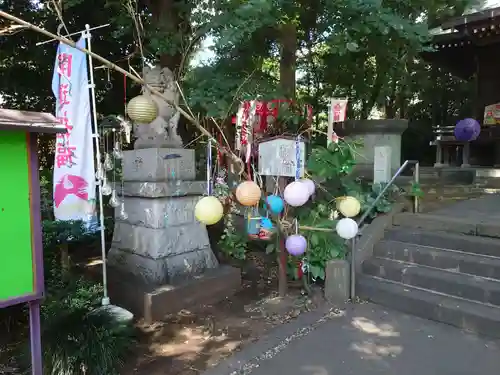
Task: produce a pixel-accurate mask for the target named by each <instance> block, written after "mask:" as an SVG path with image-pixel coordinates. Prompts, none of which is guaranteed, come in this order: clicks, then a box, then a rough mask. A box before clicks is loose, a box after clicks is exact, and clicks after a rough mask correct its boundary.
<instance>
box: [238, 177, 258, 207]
mask: <svg viewBox="0 0 500 375" xmlns="http://www.w3.org/2000/svg"><path fill="white" fill-rule="evenodd" d="M261 194H262V192H261V190H260V187H259V185H257V184H256V183H255V182H253V181H245V182H242V183H241V184H239V185H238V187H237V188H236V199H237V200H238V202H240V204H241V205H243V206H247V207H249V206H255V205H256V204H258V203H259V201H260V197H261Z"/></svg>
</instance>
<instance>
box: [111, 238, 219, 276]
mask: <svg viewBox="0 0 500 375" xmlns="http://www.w3.org/2000/svg"><path fill="white" fill-rule="evenodd" d="M108 263H109V265H111V266H113V267H115V268H117V269H120V270H122V271H123V272H128V273H130V274H132V275H134V276H136V277H137V278H138V279H141V280H143V282H145V283H148V284H149V283H151V284H156V285H159V284H164V283H168V282H178V281H180V280H185V279H188V278H191V277H194V276H197V275H200V274H201V273H203V272H204V271H206V270H209V269H213V268H216V267H217V266H218V265H219V263H218V261H217V258H216V257H215V255H214V253H213V252H212V250H211V249H210V245H208V246H206V247H205V248H202V249H195V250H193V251H189V252H182V253H178V254H176V255H170V256H165V257H163V258H157V259H154V258H151V257H147V256H141V255H138V254H136V253H133V252H130V251H127V250H123V249H119V248H116V247H111V249H110V250H109V253H108Z"/></svg>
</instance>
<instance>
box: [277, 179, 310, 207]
mask: <svg viewBox="0 0 500 375" xmlns="http://www.w3.org/2000/svg"><path fill="white" fill-rule="evenodd" d="M283 196H284V198H285V202H286V203H288V204H289V205H290V206H293V207H299V206H302V205H304V204H305V203H306V202H307V201H308V200H309V197H310V196H311V195H310V194H309V188H308V187H307V185H306V184H303V183H302V182H300V181H294V182H292V183H290V184H288V185H287V186H286V188H285V191H284V192H283Z"/></svg>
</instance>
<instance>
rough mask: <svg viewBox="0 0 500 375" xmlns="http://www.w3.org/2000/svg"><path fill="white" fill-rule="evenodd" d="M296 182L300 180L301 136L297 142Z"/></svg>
mask: <svg viewBox="0 0 500 375" xmlns="http://www.w3.org/2000/svg"><path fill="white" fill-rule="evenodd" d="M295 166H296V167H295V181H298V179H299V178H300V135H298V136H297V139H296V140H295Z"/></svg>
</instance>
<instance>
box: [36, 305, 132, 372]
mask: <svg viewBox="0 0 500 375" xmlns="http://www.w3.org/2000/svg"><path fill="white" fill-rule="evenodd" d="M42 334H43V360H44V373H45V374H48V375H78V374H82V375H83V374H84V375H114V374H119V373H120V369H121V368H122V366H123V364H124V360H125V358H126V356H127V355H128V353H129V350H130V349H131V345H132V344H133V343H134V341H135V340H134V337H133V331H132V329H131V327H130V326H128V325H124V324H121V323H118V322H117V321H116V320H115V319H114V318H113V317H112V316H111V315H110V314H109V313H108V312H107V311H105V310H93V311H89V310H88V309H87V308H86V307H76V308H74V309H71V310H69V311H64V310H59V311H58V313H57V314H56V315H52V316H50V317H48V318H47V319H45V320H44V324H43V330H42Z"/></svg>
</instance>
